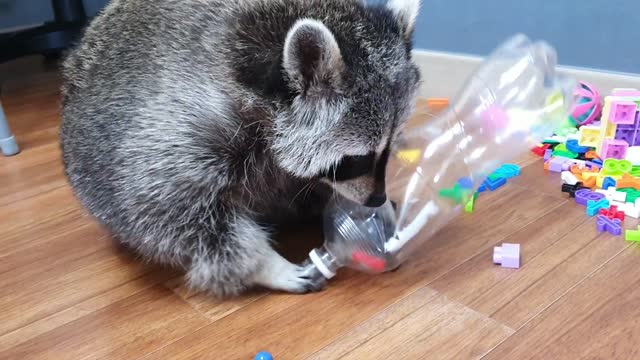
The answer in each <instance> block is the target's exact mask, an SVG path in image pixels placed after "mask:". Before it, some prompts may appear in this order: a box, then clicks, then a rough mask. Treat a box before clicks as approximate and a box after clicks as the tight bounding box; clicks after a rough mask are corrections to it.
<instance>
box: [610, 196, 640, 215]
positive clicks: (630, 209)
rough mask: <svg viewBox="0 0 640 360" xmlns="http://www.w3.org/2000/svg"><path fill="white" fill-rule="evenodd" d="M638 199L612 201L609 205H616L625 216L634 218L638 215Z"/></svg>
mask: <svg viewBox="0 0 640 360" xmlns="http://www.w3.org/2000/svg"><path fill="white" fill-rule="evenodd" d="M638 205H640V200H636V201H635V202H626V203H624V202H619V201H613V202H611V207H613V206H616V207H617V208H618V211H621V212H623V213H624V215H625V216H630V217H632V218H634V219H637V218H638V217H640V206H638Z"/></svg>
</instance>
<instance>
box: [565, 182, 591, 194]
mask: <svg viewBox="0 0 640 360" xmlns="http://www.w3.org/2000/svg"><path fill="white" fill-rule="evenodd" d="M582 189H586V187H584V186H583V185H582V183H581V182H577V183H575V184H562V192H565V193H568V194H569V197H576V191H579V190H582Z"/></svg>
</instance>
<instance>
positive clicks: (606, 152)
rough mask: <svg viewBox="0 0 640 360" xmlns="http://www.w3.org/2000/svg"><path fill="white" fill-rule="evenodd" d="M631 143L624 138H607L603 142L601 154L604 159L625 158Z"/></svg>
mask: <svg viewBox="0 0 640 360" xmlns="http://www.w3.org/2000/svg"><path fill="white" fill-rule="evenodd" d="M628 148H629V144H628V143H627V142H626V141H624V140H616V139H606V140H604V141H603V142H602V150H600V154H601V155H602V157H603V158H604V159H618V160H625V159H626V157H627V149H628Z"/></svg>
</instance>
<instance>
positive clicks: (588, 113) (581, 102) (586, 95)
mask: <svg viewBox="0 0 640 360" xmlns="http://www.w3.org/2000/svg"><path fill="white" fill-rule="evenodd" d="M574 95H575V96H576V98H577V105H576V107H575V108H574V109H573V112H572V113H571V117H570V118H571V121H573V122H574V123H575V124H576V125H579V126H582V125H587V124H591V123H592V122H593V121H594V120H595V119H597V118H598V117H599V116H600V114H601V112H602V98H601V97H600V93H599V92H598V90H597V89H596V88H595V87H594V86H593V85H591V84H589V83H586V82H584V81H581V82H580V86H578V88H577V89H576V91H575V93H574Z"/></svg>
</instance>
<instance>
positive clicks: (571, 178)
mask: <svg viewBox="0 0 640 360" xmlns="http://www.w3.org/2000/svg"><path fill="white" fill-rule="evenodd" d="M560 178H561V179H562V182H563V183H565V184H568V185H575V184H576V183H578V182H580V180H578V178H577V177H576V176H575V175H574V174H573V173H571V171H563V172H562V174H560Z"/></svg>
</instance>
